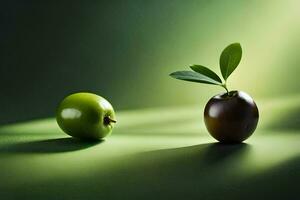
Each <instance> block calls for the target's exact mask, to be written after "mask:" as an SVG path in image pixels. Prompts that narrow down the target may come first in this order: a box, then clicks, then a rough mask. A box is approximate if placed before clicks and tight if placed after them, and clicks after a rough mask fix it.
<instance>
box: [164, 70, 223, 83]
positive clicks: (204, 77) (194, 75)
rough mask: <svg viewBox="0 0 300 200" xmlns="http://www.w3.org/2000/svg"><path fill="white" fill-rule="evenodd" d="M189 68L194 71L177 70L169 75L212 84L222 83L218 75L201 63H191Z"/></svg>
mask: <svg viewBox="0 0 300 200" xmlns="http://www.w3.org/2000/svg"><path fill="white" fill-rule="evenodd" d="M191 69H192V70H194V71H177V72H173V73H171V74H170V76H171V77H173V78H176V79H180V80H185V81H191V82H198V83H206V84H213V85H220V84H222V80H221V79H220V78H219V76H218V75H217V74H216V73H215V72H213V71H211V70H210V69H208V68H207V67H204V66H201V65H192V66H191Z"/></svg>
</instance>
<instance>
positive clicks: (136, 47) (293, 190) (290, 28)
mask: <svg viewBox="0 0 300 200" xmlns="http://www.w3.org/2000/svg"><path fill="white" fill-rule="evenodd" d="M299 7H300V1H297V0H294V1H293V0H286V1H283V0H282V1H276V0H275V1H274V0H265V1H259V0H252V1H237V0H236V1H234V0H224V1H216V0H211V1H209V0H207V1H204V0H197V1H196V0H185V1H183V0H172V1H171V0H164V1H158V0H154V1H140V0H138V1H134V0H131V1H129V0H124V1H32V0H31V1H19V0H11V1H6V2H4V1H2V2H1V3H0V24H1V30H0V37H1V40H0V42H1V43H0V51H1V52H0V55H1V57H0V89H1V98H0V104H1V112H0V123H1V127H0V172H1V173H0V180H1V181H0V199H5V200H7V199H14V200H15V199H49V200H50V199H51V200H52V199H58V200H59V199H64V200H65V199H72V200H74V199H75V200H76V199H108V200H109V199H205V200H209V199H249V200H250V199H297V198H298V197H299V192H298V190H299V180H300V173H299V172H300V168H299V166H300V157H299V155H300V148H299V140H300V103H299V102H300V96H299V95H300V94H299V93H300V88H299V84H298V77H299V75H298V74H299V73H300V68H299V64H300V59H299V55H298V54H299V50H300V40H299V35H300V22H299V17H300V13H299ZM232 42H240V43H241V45H242V47H243V53H244V54H243V58H242V61H241V63H240V66H239V67H238V68H237V69H236V71H235V72H234V73H233V74H232V76H231V77H230V78H229V80H228V86H229V88H230V89H239V90H244V91H246V92H247V93H249V94H250V95H251V96H252V97H253V98H254V99H255V101H256V103H257V105H258V108H259V111H260V120H259V124H258V128H257V130H256V131H255V133H254V135H253V136H252V137H251V138H249V140H247V141H246V142H245V143H242V144H239V145H221V144H218V143H216V141H215V140H214V139H213V138H212V137H210V136H209V135H208V133H207V130H206V128H205V126H204V123H203V118H202V115H203V109H204V106H205V103H206V102H207V101H208V99H209V98H210V97H211V96H213V95H215V94H217V93H219V92H220V91H222V89H221V88H218V87H215V86H208V85H201V84H195V83H188V82H183V81H177V80H174V79H171V78H170V77H169V76H168V74H169V73H170V72H173V71H175V70H181V69H186V67H187V66H188V65H189V64H203V65H205V66H208V67H210V68H212V69H214V70H215V71H218V73H219V68H218V58H219V55H220V53H221V51H222V49H223V48H224V47H225V46H227V45H228V44H229V43H232ZM219 74H220V73H219ZM78 91H91V92H94V93H97V94H100V95H102V96H104V97H106V98H107V99H108V100H109V101H110V102H111V103H112V104H113V105H114V108H115V109H116V114H117V120H118V122H117V125H116V127H115V129H114V130H113V133H112V135H111V136H109V137H108V138H107V139H106V140H105V141H101V142H95V143H84V142H81V141H78V140H75V139H72V138H70V137H68V136H67V135H66V134H64V133H63V132H62V131H61V130H60V129H59V127H58V126H57V124H56V122H55V119H54V118H53V116H54V111H55V109H56V106H57V104H58V103H59V102H60V101H61V100H62V98H63V97H65V96H66V95H68V94H70V93H73V92H78ZM32 119H34V120H32ZM20 121H24V122H20ZM7 123H10V124H7Z"/></svg>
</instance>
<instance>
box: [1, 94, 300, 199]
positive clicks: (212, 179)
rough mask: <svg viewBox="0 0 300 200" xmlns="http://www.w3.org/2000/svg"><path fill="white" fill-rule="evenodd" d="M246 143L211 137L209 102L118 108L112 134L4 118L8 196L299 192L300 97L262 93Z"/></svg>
mask: <svg viewBox="0 0 300 200" xmlns="http://www.w3.org/2000/svg"><path fill="white" fill-rule="evenodd" d="M257 104H258V107H259V110H260V121H259V124H258V128H257V130H256V131H255V133H254V134H253V135H252V137H250V138H249V139H248V140H246V141H245V142H244V143H242V144H236V145H224V144H219V143H217V142H216V141H215V140H214V139H213V138H212V137H210V136H209V134H208V132H207V130H206V128H205V126H204V122H203V116H202V115H203V109H204V105H194V106H186V107H184V106H183V107H173V108H155V109H143V110H129V111H120V112H117V120H118V122H117V125H116V127H115V129H114V130H113V133H112V134H111V135H110V136H109V137H107V138H106V139H105V140H104V141H100V142H82V141H79V140H76V139H72V138H71V137H69V136H67V135H66V134H64V133H63V132H62V131H61V130H60V129H59V127H58V126H57V124H56V121H55V119H54V118H49V119H40V120H34V121H28V122H22V123H16V124H9V125H5V126H2V127H0V180H1V182H0V199H4V200H5V199H51V200H54V199H55V200H59V199H72V200H74V199H86V200H90V199H103V200H109V199H197V200H199V199H204V200H206V199H299V198H300V193H299V192H300V190H299V189H300V96H291V97H285V98H282V99H279V98H278V99H261V100H258V101H257Z"/></svg>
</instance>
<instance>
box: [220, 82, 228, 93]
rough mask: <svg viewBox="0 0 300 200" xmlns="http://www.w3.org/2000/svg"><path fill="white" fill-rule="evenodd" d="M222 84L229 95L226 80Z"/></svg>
mask: <svg viewBox="0 0 300 200" xmlns="http://www.w3.org/2000/svg"><path fill="white" fill-rule="evenodd" d="M221 86H222V87H223V88H224V89H225V90H226V92H227V95H229V91H228V89H227V86H226V82H225V83H224V84H222V85H221Z"/></svg>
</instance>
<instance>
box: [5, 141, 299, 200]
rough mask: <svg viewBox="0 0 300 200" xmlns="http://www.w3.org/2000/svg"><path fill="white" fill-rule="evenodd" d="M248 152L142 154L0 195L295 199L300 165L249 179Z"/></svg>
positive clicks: (210, 148)
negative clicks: (106, 166)
mask: <svg viewBox="0 0 300 200" xmlns="http://www.w3.org/2000/svg"><path fill="white" fill-rule="evenodd" d="M253 151H254V147H252V146H250V145H249V144H235V145H225V144H219V143H213V144H201V145H195V146H189V147H182V148H175V149H163V150H156V151H150V152H144V153H139V154H136V155H130V156H125V157H122V159H121V160H116V161H115V162H116V163H113V166H114V167H109V170H96V171H93V172H92V173H84V175H81V176H79V174H81V172H82V171H81V170H83V171H88V170H89V167H88V166H87V168H80V171H77V170H75V171H73V173H74V174H73V175H74V176H68V177H67V178H64V177H62V176H60V175H61V174H60V173H58V174H59V176H57V177H53V178H52V179H49V180H47V181H42V182H37V183H33V184H31V185H24V184H21V185H19V187H15V186H16V185H11V186H8V185H7V184H6V188H5V190H0V195H1V196H2V197H7V199H22V197H24V196H25V197H28V198H30V199H39V198H40V196H43V198H44V199H49V200H50V199H57V200H60V199H61V200H62V199H64V200H67V199H90V200H93V199H95V200H96V199H111V200H113V199H145V200H152V199H172V200H181V199H189V200H198V199H205V200H219V199H220V200H221V199H222V200H223V199H245V200H250V199H251V200H252V199H273V200H274V199H297V197H298V184H297V183H298V180H299V178H300V174H299V172H300V170H299V166H300V159H299V158H297V159H295V160H291V161H289V162H286V163H284V164H283V165H280V166H275V167H273V168H271V169H269V170H267V171H264V172H262V173H259V174H255V175H253V174H251V173H248V171H247V170H243V169H245V168H244V165H245V164H247V162H245V161H248V160H247V159H248V158H249V156H250V157H251V156H252V152H253ZM91 165H93V166H100V165H103V160H101V158H100V159H97V157H95V160H94V161H93V162H92V163H91ZM53 170H55V169H47V173H50V174H51V173H52V172H54V174H56V173H55V172H56V171H53ZM72 170H74V169H73V168H72ZM72 170H71V171H72ZM28 176H29V175H28ZM23 178H25V179H26V178H28V177H23ZM16 188H17V189H16ZM32 188H35V189H34V190H33V189H32ZM61 188H64V190H63V191H61ZM58 191H61V192H60V193H59V194H60V195H57V192H58Z"/></svg>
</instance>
